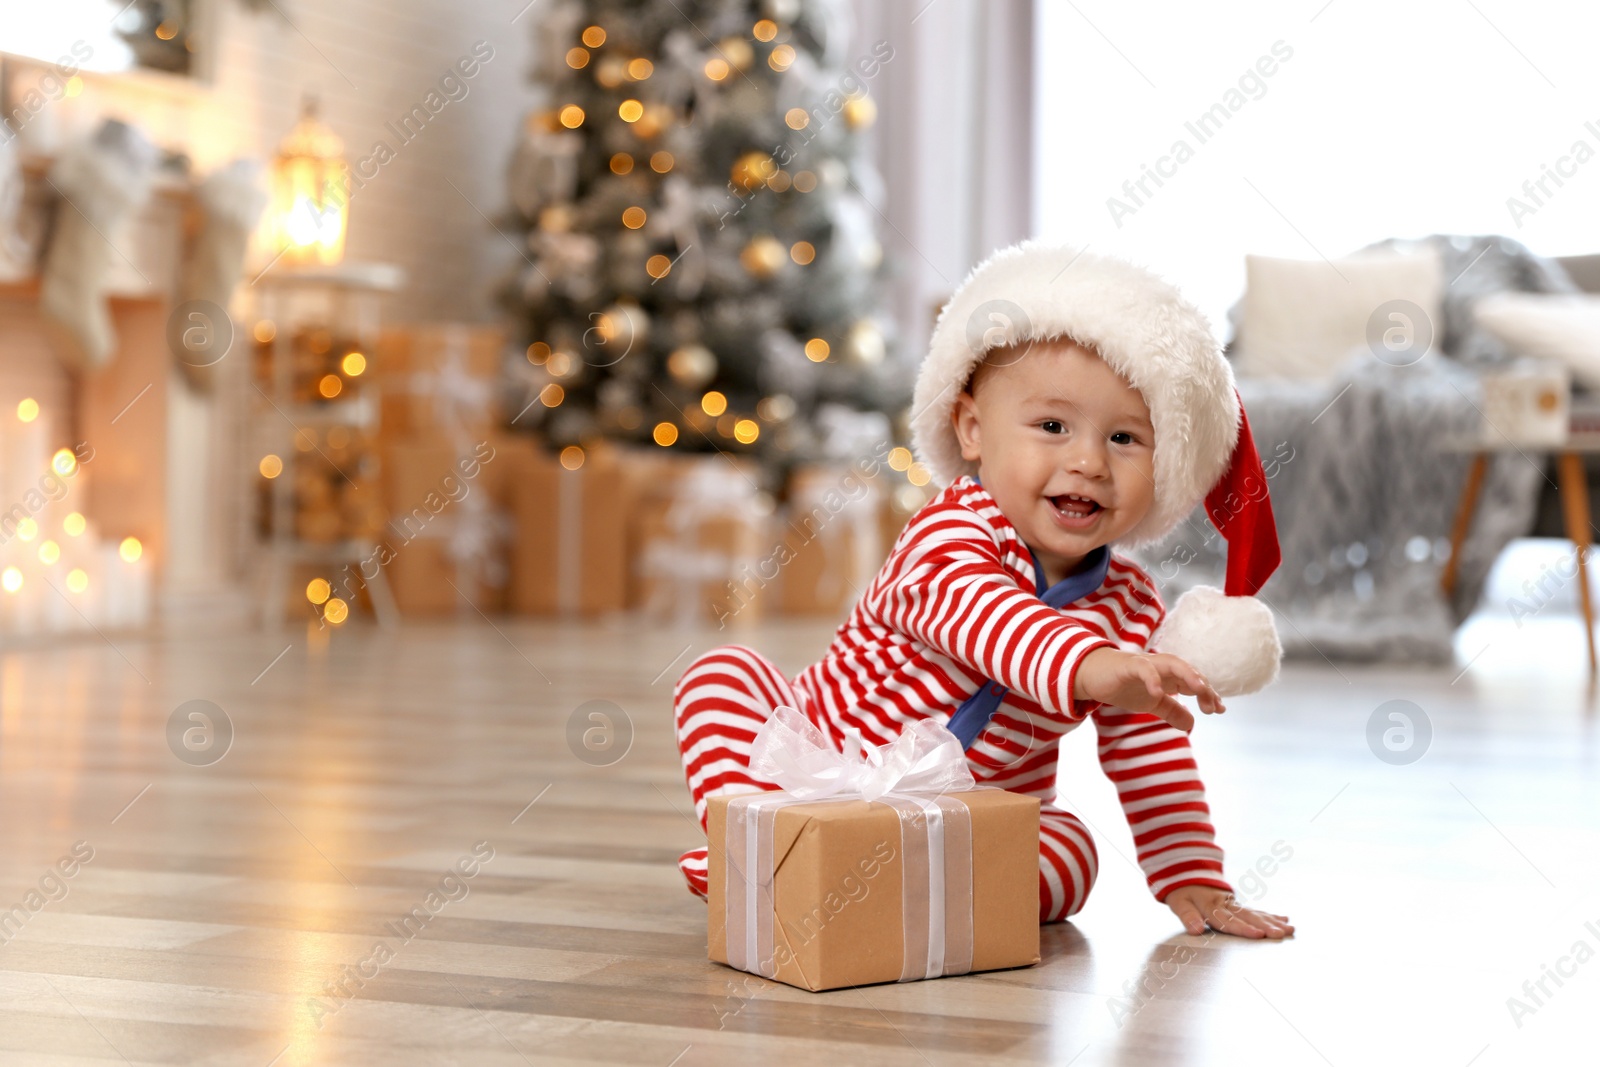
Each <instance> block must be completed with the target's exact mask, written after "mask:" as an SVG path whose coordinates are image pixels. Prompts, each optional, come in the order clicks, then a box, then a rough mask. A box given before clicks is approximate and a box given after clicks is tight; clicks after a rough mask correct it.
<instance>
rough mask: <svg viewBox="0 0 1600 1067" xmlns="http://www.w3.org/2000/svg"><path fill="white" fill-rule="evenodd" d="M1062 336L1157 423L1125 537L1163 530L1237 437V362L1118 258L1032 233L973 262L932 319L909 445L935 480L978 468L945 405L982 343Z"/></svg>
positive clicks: (1217, 468)
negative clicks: (1148, 483) (965, 454)
mask: <svg viewBox="0 0 1600 1067" xmlns="http://www.w3.org/2000/svg"><path fill="white" fill-rule="evenodd" d="M1061 337H1068V338H1071V339H1072V340H1074V341H1076V342H1078V343H1079V344H1081V345H1084V346H1087V347H1092V348H1093V349H1094V350H1095V351H1096V352H1098V353H1099V354H1100V356H1101V358H1103V359H1104V360H1105V361H1106V363H1107V364H1108V365H1110V367H1111V369H1112V370H1114V371H1116V372H1117V374H1119V375H1120V376H1121V377H1122V378H1123V380H1124V381H1126V382H1128V384H1130V385H1131V386H1133V387H1134V388H1135V389H1137V390H1138V391H1139V393H1140V394H1141V395H1142V396H1143V397H1144V401H1145V404H1146V406H1148V407H1149V409H1150V421H1151V423H1152V424H1153V428H1154V430H1155V436H1156V441H1155V455H1154V457H1153V462H1154V467H1155V483H1156V486H1155V500H1154V502H1153V504H1152V505H1151V508H1150V511H1149V513H1148V514H1146V515H1145V517H1144V518H1143V519H1141V520H1140V521H1139V522H1138V524H1136V525H1135V526H1134V527H1133V529H1131V530H1129V531H1128V533H1127V534H1125V535H1124V536H1123V537H1121V538H1119V539H1118V541H1117V544H1118V545H1119V546H1122V547H1129V548H1137V547H1138V546H1140V545H1144V544H1150V543H1152V542H1155V541H1158V540H1160V539H1161V538H1162V537H1164V536H1165V535H1166V534H1167V533H1169V532H1170V531H1171V530H1172V529H1173V528H1174V527H1175V526H1177V525H1178V523H1180V522H1182V521H1183V520H1184V519H1185V518H1186V517H1187V516H1188V515H1189V513H1190V512H1191V511H1193V510H1194V508H1195V506H1196V505H1197V504H1199V503H1200V501H1201V500H1203V499H1204V498H1205V495H1206V493H1207V492H1209V491H1210V489H1211V487H1212V486H1213V485H1214V484H1216V482H1217V480H1218V479H1219V478H1220V477H1221V476H1222V472H1223V471H1224V470H1225V469H1226V468H1227V465H1228V460H1229V458H1230V457H1231V456H1232V454H1233V449H1234V445H1235V444H1236V443H1237V441H1238V439H1239V398H1238V396H1237V394H1236V393H1235V392H1234V379H1233V368H1232V367H1231V366H1230V365H1229V363H1228V361H1227V359H1226V358H1224V356H1223V355H1222V348H1221V346H1220V345H1219V344H1218V343H1217V341H1216V338H1215V337H1213V336H1212V333H1211V326H1210V323H1208V322H1207V321H1206V317H1205V315H1204V314H1203V313H1202V312H1201V311H1200V310H1199V309H1198V308H1196V307H1195V306H1194V305H1193V304H1191V303H1189V302H1188V301H1187V300H1185V299H1184V298H1183V296H1182V295H1181V294H1179V292H1178V290H1177V289H1176V288H1174V287H1173V286H1172V285H1171V284H1170V283H1168V282H1166V281H1164V280H1162V279H1161V278H1159V277H1157V276H1156V275H1155V274H1153V273H1151V272H1150V271H1148V270H1146V269H1144V268H1143V267H1139V266H1136V265H1134V264H1132V263H1129V262H1127V261H1125V260H1121V259H1117V258H1115V257H1112V256H1102V255H1096V254H1093V253H1090V252H1085V251H1080V250H1077V249H1074V248H1071V247H1068V246H1064V245H1046V244H1040V243H1038V242H1036V241H1025V242H1023V243H1022V244H1019V245H1014V246H1012V247H1010V248H1005V249H1002V250H1000V251H998V252H996V253H994V254H993V255H992V256H990V257H989V258H988V259H987V260H985V261H984V262H983V263H981V264H979V265H978V266H977V267H976V268H974V269H973V271H972V273H971V274H969V275H968V276H967V279H966V281H964V282H962V283H961V288H960V289H958V290H956V293H955V295H954V296H952V297H951V298H950V301H949V303H947V304H946V305H945V306H944V310H943V311H941V312H940V313H939V321H938V324H937V325H936V326H935V327H934V331H933V339H932V341H931V343H930V345H929V351H928V356H927V358H926V359H925V360H923V363H922V369H921V371H920V372H919V374H918V376H917V385H916V390H915V393H914V394H913V397H912V402H911V410H912V411H913V412H914V413H915V414H914V415H913V416H912V419H911V438H912V445H913V447H914V448H915V449H916V452H917V458H918V459H919V460H920V461H921V462H922V463H923V465H924V466H926V467H928V468H929V470H931V471H932V472H933V475H934V477H935V478H937V479H938V480H939V482H940V483H941V484H948V483H950V482H953V481H955V480H956V479H957V478H959V477H961V476H962V475H964V474H976V473H977V469H978V468H977V464H975V463H970V462H968V461H967V460H964V459H962V457H961V445H960V442H959V441H958V440H957V438H956V433H955V427H954V426H953V425H952V424H951V420H950V415H951V412H952V411H953V410H954V409H955V404H956V397H957V396H958V395H960V393H961V390H962V388H963V387H964V386H965V385H966V383H967V380H968V379H969V378H970V377H971V376H972V371H973V369H974V368H975V367H976V366H977V365H978V364H979V363H980V362H981V361H982V359H983V355H984V353H985V352H987V351H988V350H989V349H992V348H1002V347H1005V346H1006V345H1011V344H1016V343H1019V342H1021V343H1026V342H1028V341H1045V340H1050V339H1054V338H1061Z"/></svg>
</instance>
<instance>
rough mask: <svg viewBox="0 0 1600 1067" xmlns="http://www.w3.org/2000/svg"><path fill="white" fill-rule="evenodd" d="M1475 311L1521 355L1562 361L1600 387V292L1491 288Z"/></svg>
mask: <svg viewBox="0 0 1600 1067" xmlns="http://www.w3.org/2000/svg"><path fill="white" fill-rule="evenodd" d="M1472 314H1473V316H1474V317H1475V318H1476V319H1477V320H1478V323H1479V324H1480V325H1481V326H1483V328H1484V329H1486V330H1488V331H1489V332H1490V333H1492V334H1494V336H1495V337H1497V338H1499V339H1500V340H1501V341H1503V342H1505V344H1506V346H1507V347H1508V348H1510V349H1511V350H1512V351H1513V352H1516V353H1517V354H1518V355H1522V356H1535V357H1537V358H1540V359H1549V360H1554V361H1556V362H1558V363H1563V364H1565V365H1566V366H1568V367H1570V368H1571V369H1572V376H1573V377H1574V378H1575V379H1577V380H1578V381H1580V382H1582V383H1583V384H1584V385H1586V386H1588V387H1589V388H1590V389H1600V296H1595V295H1593V294H1590V293H1491V294H1489V295H1488V296H1486V297H1484V298H1483V299H1481V300H1479V301H1478V302H1477V303H1476V304H1474V305H1473V306H1472Z"/></svg>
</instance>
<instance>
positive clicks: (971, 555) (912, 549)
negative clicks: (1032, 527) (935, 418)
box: [865, 504, 1116, 722]
mask: <svg viewBox="0 0 1600 1067" xmlns="http://www.w3.org/2000/svg"><path fill="white" fill-rule="evenodd" d="M916 522H917V527H916V529H915V530H908V531H906V533H905V534H902V537H901V541H900V544H899V545H897V551H896V553H895V556H894V557H892V558H891V559H890V561H889V563H888V564H886V565H885V567H884V570H883V571H882V572H880V574H879V577H878V579H877V580H875V581H874V582H873V585H872V588H870V589H869V590H868V592H867V596H866V598H865V600H866V605H867V608H868V610H869V611H870V612H871V613H872V614H873V615H876V616H877V617H878V619H879V620H881V621H882V623H883V624H884V625H886V626H888V627H889V628H891V629H892V630H894V631H897V632H899V633H905V634H910V635H911V636H912V637H914V638H916V639H917V640H918V641H921V642H922V643H923V644H925V645H927V646H929V647H930V648H933V649H936V650H937V651H939V652H941V653H943V654H944V655H945V656H948V657H949V658H950V659H952V660H954V661H956V662H957V663H960V664H962V665H964V666H966V667H968V668H970V669H972V670H973V671H976V672H977V673H978V674H980V675H981V676H983V677H986V678H992V679H994V680H995V681H997V682H999V683H1001V684H1002V685H1004V686H1006V687H1007V688H1009V689H1011V690H1013V691H1015V692H1018V693H1021V694H1023V695H1025V696H1027V697H1030V698H1031V699H1033V700H1034V701H1035V702H1037V703H1038V704H1039V706H1040V707H1041V708H1042V709H1044V712H1045V713H1046V714H1047V715H1049V716H1052V717H1055V718H1057V719H1060V720H1067V721H1072V722H1081V721H1082V720H1083V719H1084V718H1085V717H1086V716H1087V715H1088V714H1089V713H1090V712H1091V711H1092V710H1094V709H1095V708H1096V707H1099V706H1100V705H1099V704H1098V703H1096V702H1094V701H1085V700H1079V701H1074V700H1073V699H1072V684H1073V680H1074V679H1075V678H1076V676H1077V671H1078V665H1079V664H1080V663H1081V662H1082V661H1083V657H1084V656H1086V655H1087V654H1088V653H1090V652H1092V651H1094V650H1095V649H1097V648H1115V647H1116V645H1115V644H1114V643H1112V642H1111V641H1108V640H1106V639H1105V638H1104V637H1102V636H1100V635H1099V634H1098V633H1095V632H1094V631H1092V630H1090V629H1088V628H1086V627H1085V626H1083V625H1082V624H1081V623H1079V622H1077V621H1075V620H1073V619H1070V618H1067V617H1065V616H1063V615H1062V614H1061V613H1060V612H1058V611H1056V610H1055V609H1054V608H1052V607H1050V606H1049V605H1047V604H1046V603H1045V602H1044V601H1042V600H1040V599H1039V598H1038V597H1037V596H1035V595H1034V594H1033V593H1031V592H1029V591H1027V590H1025V589H1023V588H1022V587H1021V586H1019V585H1018V584H1017V579H1016V577H1015V576H1014V575H1013V574H1012V573H1011V572H1009V571H1008V570H1006V568H1005V566H1004V564H1003V563H1002V560H1001V555H1000V549H999V546H998V545H997V544H996V543H995V538H994V534H993V531H992V530H991V528H990V527H989V525H988V524H986V523H985V522H984V521H983V519H982V518H981V517H980V516H979V515H977V514H976V513H975V512H973V511H972V510H971V509H970V508H967V507H964V506H961V505H959V504H950V505H947V506H942V507H930V508H925V509H924V510H923V511H922V512H920V513H919V514H918V516H917V517H916Z"/></svg>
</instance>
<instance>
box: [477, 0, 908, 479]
mask: <svg viewBox="0 0 1600 1067" xmlns="http://www.w3.org/2000/svg"><path fill="white" fill-rule="evenodd" d="M541 7H543V5H541ZM842 10H843V9H842V8H840V7H839V6H837V5H835V4H831V3H825V2H816V0H674V2H672V3H660V2H644V0H585V2H577V0H567V2H565V3H557V4H555V5H553V6H551V7H549V8H548V9H546V14H545V15H544V18H543V22H542V24H541V25H540V26H539V27H538V29H537V33H538V37H537V40H538V42H539V46H540V49H541V52H540V55H539V56H538V57H537V69H536V72H535V83H536V85H537V86H538V87H539V88H540V89H541V90H542V93H541V95H542V97H543V99H542V101H541V104H540V106H539V107H538V108H536V109H535V110H534V111H533V112H532V113H531V114H530V115H529V116H528V118H527V120H526V122H525V125H524V129H523V131H522V136H521V140H520V142H519V145H518V148H517V152H516V155H515V158H514V160H513V164H512V168H511V181H510V192H511V200H512V203H513V205H514V206H515V209H516V217H515V219H514V225H515V226H516V227H518V228H520V229H521V231H522V232H523V233H524V234H525V240H526V245H525V253H524V259H525V261H526V262H524V263H521V264H518V274H517V277H516V279H515V281H514V282H513V283H512V284H510V285H509V286H508V287H507V291H506V293H505V297H506V300H507V303H508V305H509V306H510V307H511V308H512V310H513V311H514V313H515V314H516V316H517V318H518V321H519V322H520V323H521V324H522V325H523V326H524V327H525V330H526V336H525V337H524V338H523V340H524V341H525V343H526V344H527V362H526V364H519V366H518V374H517V382H518V385H519V390H518V393H519V395H518V396H515V397H513V401H514V403H515V407H514V408H513V410H514V411H517V412H518V414H517V416H516V419H515V425H516V426H517V427H519V428H521V427H528V426H532V427H536V428H537V429H538V430H539V432H541V433H542V435H543V436H544V437H545V438H546V440H547V441H548V442H549V443H550V444H551V445H552V446H555V447H565V446H570V445H579V446H582V445H584V444H587V443H589V442H592V441H594V440H595V439H597V438H611V439H620V440H627V441H634V442H639V443H648V442H654V443H655V444H656V445H658V446H661V447H665V448H673V449H683V450H688V451H711V450H713V449H716V450H724V451H731V452H747V453H751V454H754V455H757V456H759V457H761V458H762V459H763V460H765V461H769V462H770V463H771V464H772V465H773V466H777V467H782V466H787V465H789V464H790V463H793V462H797V461H799V460H805V459H816V458H822V457H828V456H845V455H850V454H853V453H855V452H858V451H860V450H862V449H864V448H871V447H874V446H875V445H877V444H879V443H881V442H884V441H885V440H887V439H888V438H890V437H891V436H902V435H901V434H900V433H897V432H896V431H895V429H892V428H891V422H890V419H889V417H888V414H889V413H893V414H895V415H896V416H901V415H903V413H904V409H905V406H906V404H907V403H908V401H909V397H910V388H911V378H912V376H911V374H910V372H909V371H908V370H907V369H906V368H905V367H904V366H903V365H902V364H901V363H900V361H899V360H898V359H897V356H896V352H895V345H894V339H893V334H892V329H891V324H890V322H889V320H888V319H887V317H886V316H885V315H884V313H883V312H882V310H881V307H880V299H881V296H880V294H881V289H882V282H883V274H884V256H883V248H882V245H881V244H880V243H879V241H878V239H877V236H876V232H875V231H876V219H877V217H878V206H877V205H876V203H875V201H876V199H877V198H878V197H879V196H880V195H881V182H880V181H879V179H878V176H877V174H876V172H875V171H874V170H873V168H872V166H871V165H870V163H869V162H868V161H867V160H866V158H865V156H864V147H865V146H864V144H863V138H862V131H863V130H865V129H866V128H867V127H869V126H870V125H871V124H872V121H873V119H874V116H875V113H876V106H875V104H874V103H873V100H872V98H871V96H870V95H869V94H868V88H869V84H870V82H871V79H872V78H874V77H875V76H877V74H878V73H879V72H880V71H881V69H882V66H883V64H885V63H887V62H889V61H891V60H892V59H893V56H894V52H893V49H892V48H891V47H890V46H889V45H888V44H886V43H879V44H877V45H876V46H869V47H864V48H863V47H860V46H859V45H857V44H855V43H852V42H848V41H847V40H846V39H845V35H846V33H847V30H848V25H847V20H845V19H844V17H843V16H842V15H841V14H840V12H841V11H842ZM847 49H848V51H847ZM894 425H895V426H896V427H899V426H900V423H899V420H898V418H897V419H896V422H895V424H894ZM902 428H903V427H902Z"/></svg>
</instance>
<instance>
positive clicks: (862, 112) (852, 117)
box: [844, 93, 878, 130]
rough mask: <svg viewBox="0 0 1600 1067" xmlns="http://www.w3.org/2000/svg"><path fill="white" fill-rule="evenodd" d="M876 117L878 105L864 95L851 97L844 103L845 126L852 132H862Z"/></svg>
mask: <svg viewBox="0 0 1600 1067" xmlns="http://www.w3.org/2000/svg"><path fill="white" fill-rule="evenodd" d="M877 117H878V105H877V104H875V103H873V102H872V97H870V96H868V95H866V94H865V93H863V94H861V95H860V96H852V97H851V98H850V99H848V100H846V101H845V102H844V121H845V125H846V126H849V127H850V128H851V129H852V130H864V129H866V128H867V127H868V126H871V125H872V123H873V121H874V120H875V119H877Z"/></svg>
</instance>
